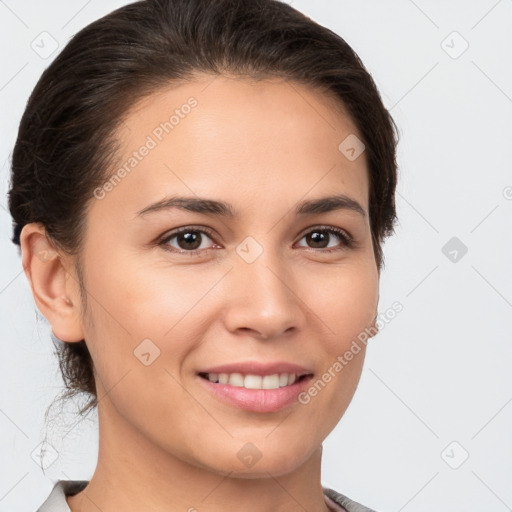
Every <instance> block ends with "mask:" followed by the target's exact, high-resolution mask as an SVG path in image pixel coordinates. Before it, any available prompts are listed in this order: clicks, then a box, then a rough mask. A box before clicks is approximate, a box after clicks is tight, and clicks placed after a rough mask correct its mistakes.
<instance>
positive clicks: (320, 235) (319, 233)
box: [302, 228, 352, 252]
mask: <svg viewBox="0 0 512 512" xmlns="http://www.w3.org/2000/svg"><path fill="white" fill-rule="evenodd" d="M333 235H334V236H333ZM302 238H305V239H306V241H307V243H308V247H309V248H311V249H327V250H326V251H325V252H330V251H332V250H338V249H344V248H347V247H351V245H352V238H351V237H350V236H349V235H348V234H347V233H345V231H343V230H341V229H338V228H315V229H312V230H310V231H309V232H308V233H306V234H305V235H304V236H303V237H302ZM333 238H334V239H336V238H337V239H338V240H341V247H338V249H337V248H336V245H334V246H333V245H329V244H330V242H331V240H332V239H333ZM338 246H339V242H338Z"/></svg>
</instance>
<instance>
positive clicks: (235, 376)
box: [228, 373, 244, 388]
mask: <svg viewBox="0 0 512 512" xmlns="http://www.w3.org/2000/svg"><path fill="white" fill-rule="evenodd" d="M228 384H229V385H230V386H236V387H239V388H240V387H243V385H244V376H243V375H242V374H241V373H231V374H230V375H229V381H228Z"/></svg>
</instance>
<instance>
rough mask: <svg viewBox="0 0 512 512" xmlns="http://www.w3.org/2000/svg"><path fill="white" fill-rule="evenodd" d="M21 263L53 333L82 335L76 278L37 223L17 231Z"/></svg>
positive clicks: (72, 337)
mask: <svg viewBox="0 0 512 512" xmlns="http://www.w3.org/2000/svg"><path fill="white" fill-rule="evenodd" d="M20 246H21V251H22V265H23V270H24V272H25V275H26V277H27V279H28V282H29V284H30V288H31V289H32V294H33V296H34V300H35V302H36V305H37V307H38V309H39V311H40V312H41V313H42V315H43V316H44V317H45V318H46V319H47V320H48V322H49V323H50V325H51V328H52V332H53V334H54V335H55V336H56V337H57V338H59V339H61V340H62V341H68V342H75V341H81V340H82V339H84V336H83V331H82V326H81V320H80V302H79V301H80V294H79V286H78V282H77V278H76V277H75V276H73V275H72V274H71V273H70V272H69V271H68V268H67V267H70V269H71V265H70V264H69V263H68V264H66V258H65V256H64V255H63V254H61V253H60V252H59V251H58V250H56V249H55V247H54V246H53V244H52V243H51V242H50V240H49V239H48V237H47V236H46V231H45V228H44V226H43V225H42V224H40V223H35V222H32V223H29V224H26V225H25V226H23V229H22V231H21V234H20ZM67 261H69V260H67Z"/></svg>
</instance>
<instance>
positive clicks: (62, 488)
mask: <svg viewBox="0 0 512 512" xmlns="http://www.w3.org/2000/svg"><path fill="white" fill-rule="evenodd" d="M88 483H89V480H58V481H57V482H56V483H55V485H54V486H53V489H52V491H51V492H50V495H49V496H48V497H47V498H46V500H45V501H44V503H43V504H42V505H41V506H40V507H39V508H38V509H37V512H71V510H70V508H69V506H68V504H67V502H66V496H72V495H73V494H76V493H78V492H80V491H81V490H83V489H84V488H85V487H86V485H87V484H88Z"/></svg>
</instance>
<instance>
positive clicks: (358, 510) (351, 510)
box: [323, 487, 376, 512]
mask: <svg viewBox="0 0 512 512" xmlns="http://www.w3.org/2000/svg"><path fill="white" fill-rule="evenodd" d="M323 490H324V494H325V495H326V496H327V497H328V498H330V499H331V500H332V501H334V502H335V503H337V504H338V505H341V506H342V507H343V508H344V509H345V510H346V511H347V512H376V511H375V510H373V509H371V508H368V507H365V506H364V505H361V504H360V503H357V502H355V501H354V500H351V499H350V498H349V497H347V496H345V495H344V494H341V493H339V492H336V491H335V490H334V489H329V488H328V487H323Z"/></svg>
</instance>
